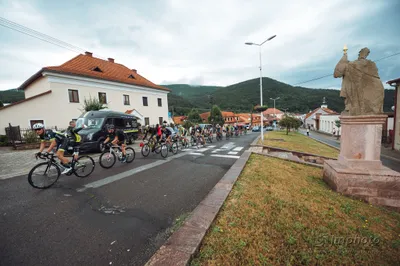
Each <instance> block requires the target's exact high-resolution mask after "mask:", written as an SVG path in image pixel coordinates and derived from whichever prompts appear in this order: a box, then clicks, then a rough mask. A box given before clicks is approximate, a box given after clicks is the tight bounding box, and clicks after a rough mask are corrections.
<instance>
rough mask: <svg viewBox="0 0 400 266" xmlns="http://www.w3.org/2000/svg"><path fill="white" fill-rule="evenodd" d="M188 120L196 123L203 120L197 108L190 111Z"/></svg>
mask: <svg viewBox="0 0 400 266" xmlns="http://www.w3.org/2000/svg"><path fill="white" fill-rule="evenodd" d="M187 120H189V121H190V122H192V123H195V124H196V123H201V122H203V120H202V119H201V116H200V114H199V112H198V111H197V109H192V110H191V111H190V112H189V114H188V118H187Z"/></svg>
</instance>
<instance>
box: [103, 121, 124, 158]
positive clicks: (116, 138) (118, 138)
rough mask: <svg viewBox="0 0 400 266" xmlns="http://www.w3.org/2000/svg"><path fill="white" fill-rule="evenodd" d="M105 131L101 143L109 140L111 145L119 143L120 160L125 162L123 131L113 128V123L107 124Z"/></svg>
mask: <svg viewBox="0 0 400 266" xmlns="http://www.w3.org/2000/svg"><path fill="white" fill-rule="evenodd" d="M107 131H108V135H107V138H106V140H105V141H104V142H103V143H104V144H106V143H107V142H109V141H111V144H113V145H118V144H119V143H121V150H122V162H123V163H124V162H126V150H125V147H126V140H125V135H124V132H123V131H122V130H115V128H114V125H113V124H110V125H107Z"/></svg>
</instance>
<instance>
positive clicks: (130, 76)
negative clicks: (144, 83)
mask: <svg viewBox="0 0 400 266" xmlns="http://www.w3.org/2000/svg"><path fill="white" fill-rule="evenodd" d="M128 78H129V79H136V78H135V77H134V76H133V75H132V74H130V75H129V77H128Z"/></svg>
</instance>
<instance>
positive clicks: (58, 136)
mask: <svg viewBox="0 0 400 266" xmlns="http://www.w3.org/2000/svg"><path fill="white" fill-rule="evenodd" d="M39 138H40V141H41V142H45V141H53V140H55V141H56V142H61V141H63V140H64V139H65V138H66V137H65V135H64V134H63V133H61V132H57V131H53V130H51V129H47V130H46V131H45V132H44V133H43V134H42V135H39Z"/></svg>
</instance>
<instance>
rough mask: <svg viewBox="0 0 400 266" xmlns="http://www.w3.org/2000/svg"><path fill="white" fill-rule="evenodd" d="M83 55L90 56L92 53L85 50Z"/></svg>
mask: <svg viewBox="0 0 400 266" xmlns="http://www.w3.org/2000/svg"><path fill="white" fill-rule="evenodd" d="M85 55H87V56H90V57H92V56H93V53H91V52H85Z"/></svg>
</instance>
